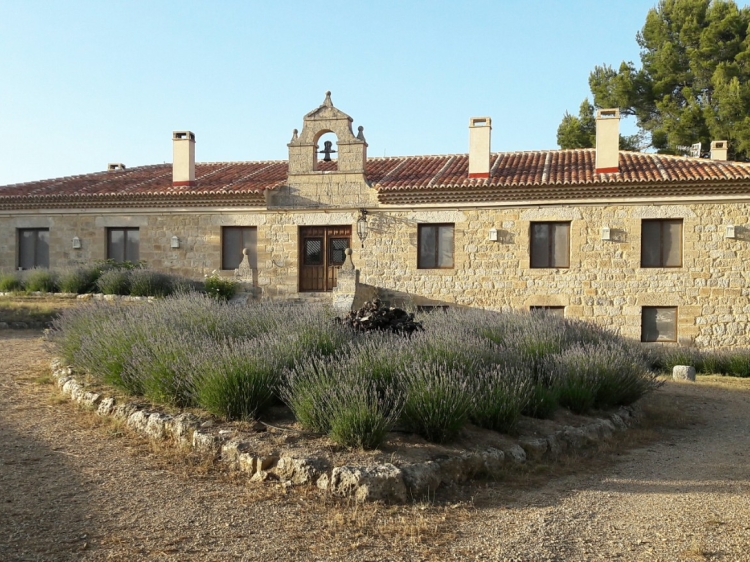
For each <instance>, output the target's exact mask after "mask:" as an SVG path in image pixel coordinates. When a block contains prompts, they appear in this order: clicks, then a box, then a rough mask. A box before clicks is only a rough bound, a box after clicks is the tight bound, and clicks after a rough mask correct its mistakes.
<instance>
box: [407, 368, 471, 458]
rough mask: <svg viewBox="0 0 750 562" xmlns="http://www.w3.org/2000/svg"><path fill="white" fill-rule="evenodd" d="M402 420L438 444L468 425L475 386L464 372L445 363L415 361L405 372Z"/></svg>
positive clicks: (452, 437)
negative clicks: (466, 378)
mask: <svg viewBox="0 0 750 562" xmlns="http://www.w3.org/2000/svg"><path fill="white" fill-rule="evenodd" d="M403 381H404V388H405V393H406V397H405V402H404V409H403V412H402V416H401V419H402V421H403V422H404V424H405V425H406V426H407V428H408V429H410V430H411V431H413V432H414V433H417V434H419V435H421V436H422V437H424V438H425V439H427V440H428V441H433V442H436V443H444V442H447V441H450V440H452V439H454V438H455V437H456V436H457V435H458V433H459V432H460V431H461V429H462V428H463V427H464V425H466V422H467V420H468V417H469V410H470V409H471V396H472V389H471V388H470V387H469V385H467V383H466V381H465V374H464V372H463V371H459V370H457V369H453V368H450V367H448V365H446V364H445V363H437V362H427V363H417V364H412V365H411V366H410V368H408V369H407V370H406V371H405V372H404V373H403Z"/></svg>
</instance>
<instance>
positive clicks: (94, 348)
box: [50, 270, 750, 448]
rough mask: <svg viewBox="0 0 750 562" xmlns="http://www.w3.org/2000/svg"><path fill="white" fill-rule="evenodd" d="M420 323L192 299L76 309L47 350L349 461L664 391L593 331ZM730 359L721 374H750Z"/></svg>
mask: <svg viewBox="0 0 750 562" xmlns="http://www.w3.org/2000/svg"><path fill="white" fill-rule="evenodd" d="M137 271H143V270H133V272H131V273H134V272H137ZM112 273H126V274H127V273H128V272H120V271H118V270H110V271H107V272H105V273H104V274H103V277H104V276H105V275H107V274H112ZM420 320H422V322H423V325H424V332H419V333H415V334H412V335H411V336H408V337H407V336H404V335H397V334H388V333H360V332H356V331H354V330H351V329H349V328H347V327H346V326H342V325H341V324H339V323H336V322H334V321H333V318H332V315H331V313H330V311H328V310H327V309H326V308H324V307H309V306H308V307H300V306H298V305H289V304H280V303H273V302H267V301H266V302H260V303H257V304H254V305H251V306H245V305H243V306H235V305H232V304H227V303H225V302H221V301H219V300H216V299H213V298H209V297H207V296H205V295H202V294H197V293H194V292H193V293H190V292H188V293H180V294H176V295H174V296H170V297H167V298H164V299H159V300H157V301H153V302H149V303H143V304H117V303H107V302H100V303H94V304H90V305H87V306H84V307H81V308H75V309H71V310H69V311H66V312H65V313H64V314H63V316H62V317H61V318H59V319H57V320H56V321H55V322H54V324H53V329H52V331H51V334H50V337H51V339H52V340H53V341H54V342H55V343H56V345H57V346H58V349H59V352H60V354H61V355H62V356H63V357H64V358H65V359H66V360H67V361H68V362H69V363H70V364H73V365H75V366H77V367H80V368H83V369H85V370H87V371H88V372H90V373H91V374H92V375H94V376H96V377H98V378H100V379H101V380H103V381H105V382H107V383H110V384H114V385H116V386H118V387H120V388H123V389H125V390H126V391H128V392H131V393H135V394H142V395H145V396H147V397H148V398H149V399H151V400H153V401H158V402H164V403H169V404H175V405H180V406H200V407H203V408H205V409H206V410H208V411H210V412H212V413H214V414H215V415H217V416H220V417H222V418H226V419H247V418H256V417H258V416H262V415H263V413H264V411H265V410H266V408H267V407H268V405H269V404H271V403H273V402H274V401H275V400H279V399H281V400H283V401H284V402H285V403H286V404H287V405H288V406H289V407H290V409H291V410H292V411H293V412H294V414H295V416H296V417H297V420H298V421H299V423H300V424H301V425H302V426H303V427H305V428H306V429H308V430H311V431H315V432H319V433H324V434H328V435H329V436H330V437H331V438H332V439H333V440H334V441H336V442H337V443H339V444H341V445H344V446H349V447H363V448H372V447H377V446H379V445H380V444H381V443H382V442H383V440H384V439H385V437H386V435H387V433H388V431H390V430H391V429H392V427H393V426H394V424H399V425H400V426H402V427H404V428H407V429H409V430H411V431H414V432H415V433H418V434H420V435H422V436H424V437H425V438H426V439H429V440H432V441H438V442H445V441H449V440H451V439H454V438H455V437H456V436H457V435H458V434H459V433H460V431H461V429H462V428H463V427H464V425H465V424H466V423H467V422H468V421H471V422H472V423H474V424H476V425H479V426H482V427H485V428H490V429H494V430H498V431H506V432H509V431H513V430H514V428H515V426H516V424H517V422H518V419H519V416H520V415H521V413H524V414H526V415H533V416H537V417H550V416H552V415H553V414H554V411H555V410H556V408H558V406H559V405H560V404H561V403H562V405H564V406H566V407H568V408H570V409H572V410H574V411H579V412H585V411H588V410H590V409H592V408H605V407H609V406H614V405H618V404H628V403H631V402H632V401H634V400H637V399H638V398H639V397H640V396H642V395H643V394H645V393H647V392H650V391H651V390H653V389H654V388H656V386H657V384H656V382H655V378H654V375H653V374H652V373H650V372H649V371H648V370H647V369H646V368H645V366H644V364H643V362H642V360H641V359H642V355H641V354H640V348H635V347H633V346H632V345H630V344H627V343H626V342H624V341H623V340H621V339H619V338H617V337H616V336H615V335H613V334H610V333H608V332H605V331H603V330H601V329H598V328H596V327H594V326H592V325H590V324H585V323H580V322H571V321H567V320H562V319H559V318H555V317H552V316H547V315H529V314H519V313H510V314H505V313H504V314H499V313H492V312H487V311H481V310H449V311H447V312H446V313H444V314H430V315H424V317H423V318H421V319H420ZM735 356H736V358H735V359H734V362H733V363H731V361H730V358H729V357H726V358H725V357H724V356H722V361H724V360H725V359H726V364H727V365H729V364H730V363H731V364H732V365H734V366H733V367H732V368H734V369H735V370H736V371H738V372H740V371H742V370H743V369H745V368H747V367H748V366H750V355H748V354H745V355H742V356H740V355H738V354H735ZM747 370H748V371H750V368H748V369H747Z"/></svg>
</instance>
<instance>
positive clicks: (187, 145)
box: [172, 131, 195, 187]
mask: <svg viewBox="0 0 750 562" xmlns="http://www.w3.org/2000/svg"><path fill="white" fill-rule="evenodd" d="M172 155H173V157H172V185H174V186H176V187H182V186H191V185H195V135H194V134H193V133H191V132H190V131H174V132H173V133H172Z"/></svg>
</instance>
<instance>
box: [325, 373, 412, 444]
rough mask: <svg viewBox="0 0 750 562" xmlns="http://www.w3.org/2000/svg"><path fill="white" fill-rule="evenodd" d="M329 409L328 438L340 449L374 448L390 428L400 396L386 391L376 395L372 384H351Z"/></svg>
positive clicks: (389, 390) (396, 415) (396, 414)
mask: <svg viewBox="0 0 750 562" xmlns="http://www.w3.org/2000/svg"><path fill="white" fill-rule="evenodd" d="M351 382H355V383H358V384H354V385H353V386H349V385H347V386H344V387H342V388H341V390H342V391H343V392H340V393H339V394H338V396H337V398H338V399H337V400H336V403H335V404H334V405H332V406H333V407H332V408H331V430H330V433H329V435H330V437H331V439H332V440H333V441H334V442H336V443H338V444H339V445H343V446H344V447H356V448H360V449H376V448H378V447H379V446H380V445H381V444H382V443H383V441H384V440H385V436H386V435H387V434H388V432H389V431H390V430H391V428H392V427H393V424H394V423H395V422H396V419H397V418H398V414H399V412H400V407H401V403H402V400H401V396H400V395H398V394H397V392H396V391H395V390H394V389H392V388H388V389H386V390H385V391H384V392H380V391H379V389H378V385H377V384H376V383H375V381H369V382H367V381H351Z"/></svg>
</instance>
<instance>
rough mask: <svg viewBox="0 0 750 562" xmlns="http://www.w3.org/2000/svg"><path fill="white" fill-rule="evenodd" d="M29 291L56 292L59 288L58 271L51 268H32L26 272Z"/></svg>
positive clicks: (26, 285)
mask: <svg viewBox="0 0 750 562" xmlns="http://www.w3.org/2000/svg"><path fill="white" fill-rule="evenodd" d="M24 285H25V287H26V290H27V291H28V292H30V293H31V292H35V291H41V292H42V293H54V292H55V291H57V289H58V286H59V285H58V277H57V273H55V272H54V271H50V270H49V269H32V270H31V271H29V272H28V273H27V274H26V282H25V283H24Z"/></svg>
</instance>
